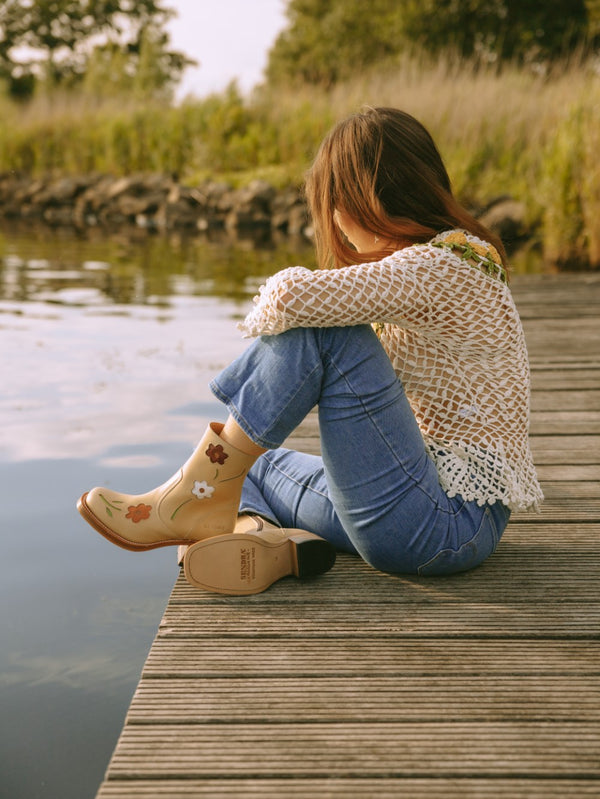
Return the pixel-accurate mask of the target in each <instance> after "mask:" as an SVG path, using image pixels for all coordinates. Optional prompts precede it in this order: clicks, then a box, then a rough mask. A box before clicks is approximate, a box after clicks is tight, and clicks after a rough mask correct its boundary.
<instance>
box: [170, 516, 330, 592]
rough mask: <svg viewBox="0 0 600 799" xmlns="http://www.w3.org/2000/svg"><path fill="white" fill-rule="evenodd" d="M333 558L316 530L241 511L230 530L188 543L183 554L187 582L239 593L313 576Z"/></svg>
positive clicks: (197, 585) (202, 586) (325, 570)
mask: <svg viewBox="0 0 600 799" xmlns="http://www.w3.org/2000/svg"><path fill="white" fill-rule="evenodd" d="M334 563H335V547H334V546H333V545H332V544H330V543H329V542H328V541H326V540H325V539H323V538H320V537H319V536H318V535H315V534H314V533H309V532H308V531H306V530H298V529H285V528H281V527H276V526H275V525H273V524H270V523H269V522H267V521H265V520H264V519H262V518H261V517H260V516H244V515H242V516H239V517H238V520H237V523H236V526H235V530H234V532H233V533H231V534H229V535H218V536H214V537H212V538H210V539H207V540H205V541H199V542H198V543H196V544H192V545H191V546H189V547H187V549H186V551H185V553H184V555H183V568H184V574H185V577H186V580H187V581H188V583H190V585H193V586H194V587H195V588H203V589H204V590H206V591H214V592H216V593H219V594H230V595H237V596H242V595H246V594H258V593H260V592H261V591H265V590H266V589H267V588H269V586H271V585H272V584H273V583H274V582H276V581H277V580H280V579H281V578H282V577H286V576H288V575H295V576H296V577H299V578H300V579H307V578H310V577H316V576H318V575H320V574H323V573H324V572H327V571H329V569H331V568H332V566H333V565H334Z"/></svg>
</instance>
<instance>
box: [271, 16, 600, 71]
mask: <svg viewBox="0 0 600 799" xmlns="http://www.w3.org/2000/svg"><path fill="white" fill-rule="evenodd" d="M287 18H288V25H287V27H286V28H285V29H284V30H283V31H282V33H281V34H280V36H279V37H278V39H277V40H276V42H275V44H274V46H273V47H272V49H271V51H270V53H269V62H268V65H267V70H266V75H267V80H268V82H269V83H270V84H271V85H277V84H280V83H282V82H288V83H289V82H292V83H302V82H304V83H309V84H313V85H321V86H331V85H332V84H334V83H336V82H337V81H340V80H346V79H348V78H349V77H351V76H357V75H359V74H360V71H361V70H363V69H365V68H367V67H370V66H372V65H375V64H378V65H381V64H382V63H386V62H391V61H393V60H394V59H396V60H397V59H398V58H399V57H400V56H401V55H406V54H407V53H408V54H410V53H414V52H415V51H418V50H422V51H424V52H425V53H428V54H430V55H437V54H440V53H449V52H452V53H457V54H458V55H459V56H461V57H466V58H469V59H475V58H476V59H478V60H479V61H481V62H483V63H497V62H502V61H506V60H516V61H521V62H531V61H535V62H540V61H547V60H553V59H556V58H557V57H560V56H563V55H564V54H566V53H568V52H571V51H572V50H573V49H575V48H577V47H580V46H582V45H583V44H593V43H594V41H596V40H597V38H598V35H600V0H546V1H545V2H543V3H541V2H539V0H460V2H458V1H457V0H371V2H369V3H366V2H363V0H290V2H289V4H288V6H287ZM595 37H596V38H595ZM596 43H597V41H596Z"/></svg>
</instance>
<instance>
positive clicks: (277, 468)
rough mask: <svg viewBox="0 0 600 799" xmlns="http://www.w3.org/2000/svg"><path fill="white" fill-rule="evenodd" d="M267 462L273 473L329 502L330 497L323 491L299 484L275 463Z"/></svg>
mask: <svg viewBox="0 0 600 799" xmlns="http://www.w3.org/2000/svg"><path fill="white" fill-rule="evenodd" d="M267 460H268V462H269V466H270V467H271V468H272V469H275V471H277V472H279V474H282V475H283V476H284V477H285V479H286V480H289V481H290V482H291V483H294V484H295V485H297V486H301V487H302V488H304V489H305V490H306V491H310V492H311V493H313V494H318V496H320V497H325V499H327V500H329V501H331V497H330V496H329V494H325V493H324V492H323V491H317V490H316V489H315V488H313V487H312V486H309V485H307V484H306V483H301V482H300V481H299V480H296V479H295V478H294V477H292V476H291V475H290V474H288V472H286V471H285V470H284V469H282V468H281V467H280V466H279V465H277V464H276V463H273V461H271V460H269V459H268V458H267Z"/></svg>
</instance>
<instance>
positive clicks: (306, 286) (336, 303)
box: [239, 231, 543, 510]
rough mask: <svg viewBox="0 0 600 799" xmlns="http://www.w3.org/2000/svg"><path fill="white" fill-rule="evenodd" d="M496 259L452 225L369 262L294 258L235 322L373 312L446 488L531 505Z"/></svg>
mask: <svg viewBox="0 0 600 799" xmlns="http://www.w3.org/2000/svg"><path fill="white" fill-rule="evenodd" d="M499 263H500V258H499V256H498V253H497V252H496V250H495V249H494V248H493V247H491V246H490V245H489V244H487V243H486V242H483V241H481V240H480V239H478V238H476V237H474V236H472V235H471V234H466V233H465V232H464V231H448V232H446V233H442V234H439V235H438V236H436V237H435V238H433V239H432V240H431V241H430V242H428V243H427V244H420V245H413V246H411V247H407V248H405V249H403V250H399V251H398V252H396V253H394V254H393V255H389V256H386V257H385V258H383V259H382V260H381V261H377V262H373V263H366V264H359V265H356V266H347V267H342V268H339V269H331V270H329V269H319V270H315V271H313V270H310V269H306V268H305V267H301V266H294V267H290V268H287V269H283V270H282V271H280V272H278V273H277V274H275V275H274V276H273V277H270V278H269V279H268V280H267V282H266V284H265V285H264V286H262V287H261V288H260V293H259V295H258V296H257V297H255V298H254V302H255V306H254V308H253V310H252V311H251V312H250V313H249V314H248V316H247V317H246V318H245V320H244V321H243V322H242V323H241V324H240V325H239V327H240V329H241V330H242V331H243V333H244V334H245V335H246V336H259V335H275V334H277V333H282V332H283V331H284V330H288V329H289V328H292V327H332V326H346V325H358V324H364V323H370V324H373V325H374V327H375V328H376V330H377V331H378V334H379V336H380V339H381V343H382V344H383V347H384V348H385V350H386V352H387V354H388V356H389V358H390V360H391V362H392V365H393V367H394V369H395V371H396V373H397V375H398V377H399V378H400V379H401V381H402V383H403V385H404V389H405V391H406V395H407V397H408V400H409V402H410V405H411V407H412V410H413V412H414V414H415V417H416V419H417V423H418V425H419V428H420V430H421V432H422V434H423V438H424V441H425V445H426V447H427V449H428V451H429V454H430V455H431V457H432V458H433V460H434V462H435V464H436V466H437V469H438V473H439V479H440V484H441V485H442V487H443V488H444V490H445V491H446V492H447V494H448V495H449V496H451V497H452V496H455V495H457V494H460V495H461V496H462V497H463V498H464V499H466V500H476V501H477V502H478V503H479V504H480V505H482V504H484V503H485V502H490V503H493V502H495V501H496V500H500V501H502V502H503V503H505V504H506V505H508V506H509V507H510V508H511V509H512V510H527V509H534V510H538V509H539V503H540V502H541V501H542V500H543V494H542V491H541V489H540V486H539V484H538V481H537V477H536V472H535V468H534V465H533V459H532V456H531V451H530V448H529V439H528V430H529V396H530V378H529V363H528V358H527V349H526V346H525V337H524V334H523V328H522V326H521V320H520V318H519V314H518V312H517V309H516V307H515V304H514V301H513V298H512V295H511V293H510V291H509V289H508V287H507V285H506V283H505V277H504V272H503V270H502V268H501V266H499Z"/></svg>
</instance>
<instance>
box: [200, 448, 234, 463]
mask: <svg viewBox="0 0 600 799" xmlns="http://www.w3.org/2000/svg"><path fill="white" fill-rule="evenodd" d="M205 454H206V455H208V457H209V458H210V462H211V463H219V464H220V465H221V466H223V464H224V463H225V459H226V458H228V457H229V455H228V454H227V453H226V452H224V451H223V447H222V446H221V444H217V445H216V446H215V444H209V445H208V449H207V450H206V453H205Z"/></svg>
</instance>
